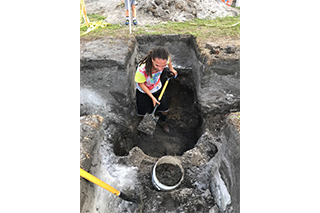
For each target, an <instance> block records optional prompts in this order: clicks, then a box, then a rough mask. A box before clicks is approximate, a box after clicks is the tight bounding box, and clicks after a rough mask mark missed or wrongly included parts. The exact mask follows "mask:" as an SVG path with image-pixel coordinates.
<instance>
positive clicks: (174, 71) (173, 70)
mask: <svg viewBox="0 0 320 213" xmlns="http://www.w3.org/2000/svg"><path fill="white" fill-rule="evenodd" d="M170 71H171V72H173V73H174V78H176V77H177V76H178V72H177V71H176V70H175V69H172V70H170Z"/></svg>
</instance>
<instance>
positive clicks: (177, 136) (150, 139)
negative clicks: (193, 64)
mask: <svg viewBox="0 0 320 213" xmlns="http://www.w3.org/2000/svg"><path fill="white" fill-rule="evenodd" d="M179 77H180V78H186V77H183V76H179ZM194 94H195V92H194V90H193V89H192V88H189V87H187V86H186V85H183V84H181V83H180V81H179V80H177V79H172V80H170V81H169V84H168V87H167V89H166V92H165V95H166V96H167V99H168V104H169V112H168V116H167V119H166V122H167V124H168V126H169V128H170V133H166V132H164V131H163V130H162V128H161V127H160V126H159V125H156V129H155V131H154V132H153V134H152V135H148V134H144V133H141V132H139V133H138V135H137V138H136V145H137V146H138V147H139V148H141V149H142V150H143V151H144V152H145V153H146V154H147V155H150V156H154V157H161V156H164V155H173V156H174V155H182V154H183V153H184V152H185V151H187V150H189V149H192V148H193V147H194V145H195V144H196V142H197V140H198V138H199V126H200V123H201V119H200V115H199V111H198V109H197V106H196V102H195V97H194Z"/></svg>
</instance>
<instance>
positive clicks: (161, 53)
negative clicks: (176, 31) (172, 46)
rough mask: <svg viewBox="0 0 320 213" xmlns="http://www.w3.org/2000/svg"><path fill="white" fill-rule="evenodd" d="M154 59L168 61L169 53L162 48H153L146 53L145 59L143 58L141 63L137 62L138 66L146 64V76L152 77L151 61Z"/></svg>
mask: <svg viewBox="0 0 320 213" xmlns="http://www.w3.org/2000/svg"><path fill="white" fill-rule="evenodd" d="M155 58H160V59H165V60H168V58H169V52H168V50H167V49H166V48H164V47H155V48H153V49H152V50H150V51H149V52H148V55H146V57H144V59H142V60H141V61H139V65H138V66H140V65H141V64H146V73H147V75H148V76H150V77H151V76H152V73H151V72H152V71H151V68H152V60H151V59H153V60H154V59H155Z"/></svg>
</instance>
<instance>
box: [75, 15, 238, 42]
mask: <svg viewBox="0 0 320 213" xmlns="http://www.w3.org/2000/svg"><path fill="white" fill-rule="evenodd" d="M90 17H91V18H90ZM94 17H95V16H93V15H90V16H89V19H90V21H92V20H91V19H93V20H94ZM104 18H105V17H104ZM82 29H83V30H84V29H85V28H84V27H82ZM82 29H80V31H81V30H82ZM161 34H187V35H194V36H197V37H198V38H209V37H211V38H212V37H224V36H229V37H236V38H240V16H235V17H224V18H216V19H212V20H209V19H194V20H192V21H185V22H164V23H159V24H155V25H145V26H139V25H138V26H133V28H132V34H131V35H130V34H129V27H128V26H126V25H124V24H121V25H119V24H117V25H110V26H107V27H105V28H101V29H97V30H94V31H91V32H90V33H88V34H86V35H83V36H85V37H88V38H94V37H100V36H116V37H119V36H122V37H126V36H135V35H161Z"/></svg>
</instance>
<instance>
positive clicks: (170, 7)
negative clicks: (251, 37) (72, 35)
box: [86, 0, 240, 25]
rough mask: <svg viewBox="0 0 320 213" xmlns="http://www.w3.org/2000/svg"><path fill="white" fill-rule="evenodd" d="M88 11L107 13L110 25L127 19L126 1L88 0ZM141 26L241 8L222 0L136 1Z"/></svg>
mask: <svg viewBox="0 0 320 213" xmlns="http://www.w3.org/2000/svg"><path fill="white" fill-rule="evenodd" d="M86 9H87V13H88V14H92V13H96V14H101V15H104V16H107V18H106V20H105V21H107V22H108V23H111V24H123V23H124V20H125V8H124V4H121V1H119V0H98V1H92V2H91V1H88V3H87V4H86ZM136 9H137V19H138V25H146V24H153V23H159V22H164V21H174V22H181V21H187V20H193V19H195V18H198V19H215V18H217V17H225V16H237V15H239V14H240V10H239V9H236V8H232V7H228V6H226V4H225V3H223V2H222V1H220V0H202V1H197V0H188V1H184V0H177V1H172V0H146V1H140V0H137V5H136Z"/></svg>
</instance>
